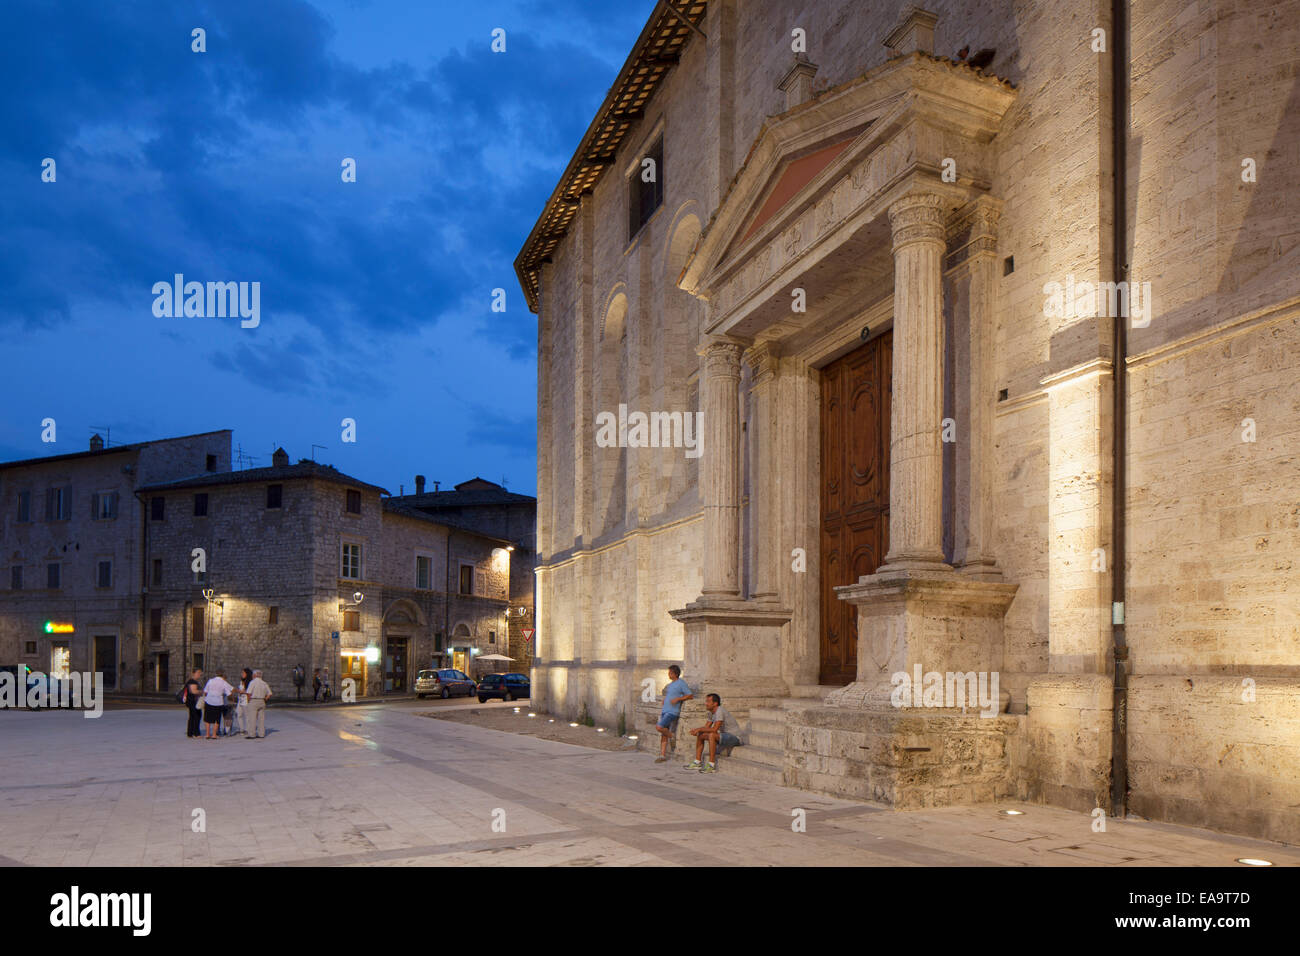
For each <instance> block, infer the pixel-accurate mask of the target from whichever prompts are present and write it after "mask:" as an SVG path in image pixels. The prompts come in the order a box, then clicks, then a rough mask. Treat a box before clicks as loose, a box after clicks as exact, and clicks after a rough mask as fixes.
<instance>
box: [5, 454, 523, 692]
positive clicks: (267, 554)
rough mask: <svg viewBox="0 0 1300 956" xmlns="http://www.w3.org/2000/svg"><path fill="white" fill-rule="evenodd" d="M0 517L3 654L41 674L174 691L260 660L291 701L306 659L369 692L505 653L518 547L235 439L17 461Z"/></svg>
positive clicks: (405, 685)
mask: <svg viewBox="0 0 1300 956" xmlns="http://www.w3.org/2000/svg"><path fill="white" fill-rule="evenodd" d="M41 507H43V508H44V511H43V512H41V511H40V510H39V509H40V508H41ZM0 508H2V509H3V512H4V515H5V520H4V524H3V538H0V542H2V543H3V546H4V551H3V552H0V553H3V554H4V555H5V557H6V559H7V560H6V564H7V565H8V568H7V571H6V575H5V578H6V579H5V581H4V582H3V583H4V584H6V585H8V590H6V591H3V592H0V659H3V660H6V661H21V662H24V663H27V664H29V665H30V666H31V667H32V668H33V670H46V669H53V670H55V671H58V670H60V669H63V670H78V671H84V670H102V671H104V672H105V675H106V681H105V684H106V687H107V688H108V689H111V690H122V691H144V692H165V691H169V690H171V689H174V687H175V686H178V685H179V682H180V681H181V679H182V677H183V675H184V674H185V673H186V672H187V671H188V670H189V669H190V668H192V667H202V668H204V669H205V670H206V671H208V672H209V673H212V672H215V671H217V670H224V671H225V673H226V675H227V677H230V678H234V677H235V675H236V674H237V673H238V671H239V669H240V668H241V667H245V666H249V667H260V668H261V669H262V670H263V671H265V673H266V676H267V679H268V680H269V681H270V682H271V684H272V686H273V687H275V688H276V691H277V693H279V694H291V693H293V687H292V672H293V668H294V667H295V666H296V665H301V666H302V667H303V668H304V669H305V671H306V673H307V674H308V675H309V679H310V674H311V673H312V671H313V670H314V669H315V668H322V669H324V668H328V669H329V672H330V675H331V678H332V683H333V685H334V689H335V692H336V693H338V692H339V691H340V689H341V687H342V681H343V680H344V679H346V678H349V677H350V678H352V679H354V680H355V681H356V690H357V694H358V695H359V696H365V695H378V694H384V693H409V692H411V691H412V690H413V681H414V675H415V672H416V671H417V670H419V669H420V668H423V667H428V666H430V665H435V666H446V667H457V668H459V669H462V670H466V671H470V670H473V669H476V668H474V667H473V660H474V658H475V657H476V656H481V655H484V654H488V653H492V652H494V651H498V650H502V649H504V648H505V647H506V641H507V633H508V628H509V626H510V620H509V615H508V611H509V608H510V587H511V582H512V580H514V579H515V577H517V575H513V574H512V551H513V543H512V542H511V541H510V540H507V539H505V538H498V537H495V536H493V535H489V534H483V533H480V532H477V531H474V530H472V529H468V528H457V527H452V526H450V525H448V524H445V523H443V522H442V521H440V520H438V519H437V518H435V517H433V516H431V515H429V514H427V513H425V512H423V511H420V510H419V509H417V508H412V507H409V506H407V505H405V504H403V503H402V502H401V500H400V499H394V498H391V497H388V496H387V492H385V491H384V489H382V488H379V487H376V486H374V485H370V484H367V483H365V482H361V481H358V480H357V479H355V478H352V477H350V476H348V475H345V474H343V473H341V472H339V471H337V470H336V469H334V468H331V467H329V466H326V465H321V464H317V463H316V462H314V461H308V460H303V461H300V462H298V463H297V464H290V463H289V456H288V455H287V453H285V452H284V450H283V449H280V450H278V451H277V452H276V453H275V455H274V456H273V458H272V464H271V466H270V467H268V468H253V469H247V470H243V471H231V470H230V432H229V431H222V432H211V433H207V434H204V435H197V436H190V437H188V438H182V439H167V440H163V441H158V442H147V443H142V444H140V445H132V446H120V447H117V448H108V449H105V448H102V447H96V446H95V445H93V444H92V448H91V450H90V451H88V452H83V453H80V454H78V455H63V456H53V457H50V458H43V459H35V460H32V461H25V462H13V463H9V464H5V465H0ZM42 516H43V517H44V520H42ZM105 564H107V566H108V567H107V570H105ZM38 578H39V582H38ZM41 585H45V586H44V587H42V586H41ZM46 621H51V622H53V623H57V624H63V625H69V626H71V628H72V630H71V632H70V633H68V634H62V633H54V634H45V633H43V631H42V627H43V625H44V623H45V622H46ZM307 693H310V688H308V689H307Z"/></svg>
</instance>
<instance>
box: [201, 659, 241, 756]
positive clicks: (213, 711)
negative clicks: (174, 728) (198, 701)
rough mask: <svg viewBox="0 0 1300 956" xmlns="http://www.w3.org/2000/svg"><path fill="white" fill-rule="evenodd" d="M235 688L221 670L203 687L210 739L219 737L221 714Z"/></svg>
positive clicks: (206, 722)
mask: <svg viewBox="0 0 1300 956" xmlns="http://www.w3.org/2000/svg"><path fill="white" fill-rule="evenodd" d="M234 689H235V688H233V687H231V686H230V684H229V683H228V682H227V681H226V676H225V674H224V673H222V672H221V671H217V676H216V677H214V678H212V680H210V681H208V683H207V686H206V687H204V688H203V723H204V724H205V725H206V727H207V733H206V734H205V737H206V738H207V739H208V740H216V739H217V728H218V727H220V726H221V715H222V714H223V713H225V711H226V698H227V697H228V696H229V695H230V692H231V691H233V690H234Z"/></svg>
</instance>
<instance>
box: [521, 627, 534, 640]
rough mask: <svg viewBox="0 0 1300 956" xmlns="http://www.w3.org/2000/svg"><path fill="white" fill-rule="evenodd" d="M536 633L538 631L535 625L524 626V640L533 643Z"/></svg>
mask: <svg viewBox="0 0 1300 956" xmlns="http://www.w3.org/2000/svg"><path fill="white" fill-rule="evenodd" d="M536 633H537V628H535V627H526V628H524V640H525V641H527V642H529V643H532V640H533V635H534V634H536Z"/></svg>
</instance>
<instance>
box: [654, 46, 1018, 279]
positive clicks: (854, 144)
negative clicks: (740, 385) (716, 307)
mask: <svg viewBox="0 0 1300 956" xmlns="http://www.w3.org/2000/svg"><path fill="white" fill-rule="evenodd" d="M1014 98H1015V91H1014V90H1013V89H1012V87H1011V85H1010V84H1009V83H1007V82H1006V81H1004V80H1000V79H997V78H995V77H988V76H984V75H983V74H981V73H979V72H978V71H976V70H974V69H973V68H971V67H969V66H967V65H965V64H959V63H955V62H953V61H951V60H946V59H943V58H938V57H933V56H929V55H927V54H924V53H919V52H915V53H911V54H908V55H906V56H901V57H897V58H895V59H892V60H889V61H887V62H886V63H883V64H881V65H880V66H878V67H876V68H875V69H873V70H871V71H869V72H867V73H866V74H864V75H863V76H861V77H859V78H857V79H855V80H852V81H849V82H847V83H844V84H842V85H840V86H838V87H835V88H832V89H830V90H827V91H826V92H824V93H822V94H821V95H820V96H819V97H817V98H816V99H814V100H812V101H810V102H807V103H804V104H801V105H799V106H797V107H795V108H793V109H791V110H787V111H786V112H785V113H781V114H778V115H776V116H773V117H770V118H769V119H768V120H767V122H766V123H764V125H763V127H762V129H761V130H760V131H759V134H758V136H757V137H756V139H755V141H754V144H753V146H752V147H751V148H750V151H749V155H748V156H747V157H746V158H745V161H744V163H743V164H742V166H741V169H740V171H739V172H738V173H737V174H736V176H735V178H734V179H733V180H732V183H731V185H730V187H729V188H728V190H727V192H726V195H725V196H724V198H723V200H722V202H721V204H720V205H719V207H718V209H717V211H716V212H715V213H714V215H713V217H712V219H711V220H710V221H709V224H708V226H707V227H706V228H705V231H704V234H703V236H702V237H701V240H700V243H699V245H698V246H697V247H696V250H695V252H694V254H693V255H692V257H691V258H690V259H689V260H688V262H687V264H686V268H685V269H684V270H683V273H682V277H681V280H680V282H679V285H680V287H681V288H682V289H684V290H686V291H687V292H690V293H691V294H693V295H696V296H699V297H701V298H704V299H708V300H711V301H713V300H715V299H716V297H717V293H718V291H719V289H720V287H721V286H722V285H724V284H728V283H729V280H730V279H731V278H732V277H734V276H735V275H736V274H737V273H738V272H739V271H741V270H743V269H746V268H747V267H748V268H750V269H755V270H756V272H755V275H754V277H753V281H756V282H760V283H761V282H763V281H765V280H766V278H767V277H768V276H770V275H772V274H773V273H774V272H776V271H779V270H780V268H781V266H782V265H783V264H784V263H788V262H789V261H790V260H791V259H793V258H797V257H798V256H799V255H800V254H801V253H802V252H803V251H805V250H806V249H807V248H808V246H809V245H811V244H815V243H816V242H817V241H818V240H819V238H820V237H822V236H824V235H826V234H827V232H828V231H830V228H831V227H832V226H835V225H838V224H839V223H841V222H843V221H844V218H845V217H846V216H849V215H851V214H852V213H853V212H854V210H857V209H860V208H862V207H864V206H866V205H869V204H871V203H872V201H873V200H874V199H877V198H879V196H880V195H882V194H884V193H886V192H888V191H890V190H891V189H892V188H893V187H895V186H897V185H898V184H899V183H901V182H904V181H911V180H914V179H915V178H916V176H915V175H914V174H917V173H920V174H923V175H930V176H933V178H934V179H935V181H936V184H938V182H939V173H940V167H941V164H942V162H943V159H944V158H945V157H947V156H949V155H951V154H954V153H957V154H959V157H958V159H957V163H958V167H959V173H958V176H957V182H956V184H955V185H956V186H957V187H958V188H962V187H964V188H965V189H967V190H969V191H970V192H971V193H972V195H975V194H978V193H979V192H980V190H987V188H988V177H989V176H990V175H991V169H990V168H989V165H988V162H987V156H986V154H987V149H986V146H987V144H988V143H990V142H991V141H992V140H993V138H994V137H995V136H996V135H997V132H998V129H999V127H1000V124H1001V122H1002V117H1003V116H1004V115H1005V113H1006V111H1007V109H1008V108H1009V107H1010V105H1011V103H1012V101H1013V100H1014ZM846 140H849V142H848V144H847V146H845V147H844V148H843V149H842V150H841V151H840V152H838V153H837V154H836V155H835V156H834V158H833V159H832V160H831V161H830V162H829V163H828V164H827V165H826V166H825V167H824V168H821V169H820V170H819V171H818V172H817V173H816V174H815V175H814V176H813V177H812V178H811V180H809V181H808V182H806V183H804V184H802V186H801V187H800V188H799V189H798V191H797V192H795V193H794V195H792V196H791V197H790V198H789V199H788V200H787V201H785V202H784V203H783V204H782V205H781V206H780V207H779V208H778V209H776V210H775V212H770V214H768V215H767V218H765V219H764V218H762V217H760V216H758V215H757V214H758V213H759V211H760V210H761V209H762V207H763V205H764V203H765V202H766V201H767V199H768V197H770V196H771V195H772V194H773V192H774V189H775V188H777V186H778V184H779V183H780V179H781V176H782V174H783V173H784V171H785V170H787V169H789V168H790V164H791V161H792V160H793V159H795V158H796V157H801V156H806V155H808V154H809V153H812V152H814V151H816V150H818V149H820V148H824V147H828V146H831V145H833V144H839V143H844V142H845V141H846ZM945 186H946V188H947V190H949V191H950V190H951V189H952V188H953V186H951V185H947V184H945ZM756 221H759V222H760V225H758V227H757V228H755V227H754V223H755V222H756ZM745 284H753V283H752V282H750V283H745Z"/></svg>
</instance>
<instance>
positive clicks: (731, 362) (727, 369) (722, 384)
mask: <svg viewBox="0 0 1300 956" xmlns="http://www.w3.org/2000/svg"><path fill="white" fill-rule="evenodd" d="M740 353H741V345H740V343H739V342H737V341H735V340H733V339H727V338H723V337H714V338H711V339H710V340H709V341H708V342H706V343H705V345H704V347H703V349H702V350H701V354H702V355H703V356H704V394H703V396H702V397H703V403H702V404H703V406H704V454H703V458H704V460H703V462H702V463H701V468H700V485H701V490H702V492H703V497H704V596H705V597H706V598H714V599H717V598H721V599H723V600H738V599H739V597H740Z"/></svg>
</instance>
